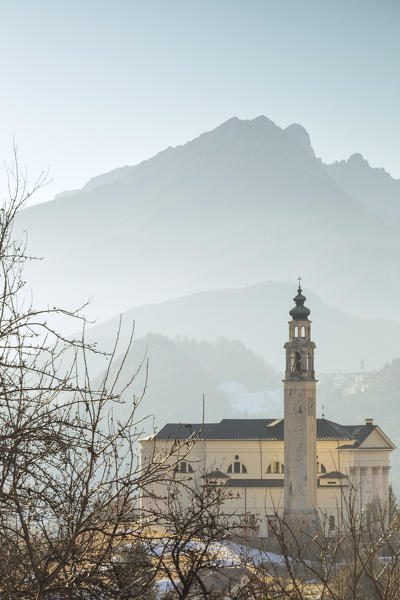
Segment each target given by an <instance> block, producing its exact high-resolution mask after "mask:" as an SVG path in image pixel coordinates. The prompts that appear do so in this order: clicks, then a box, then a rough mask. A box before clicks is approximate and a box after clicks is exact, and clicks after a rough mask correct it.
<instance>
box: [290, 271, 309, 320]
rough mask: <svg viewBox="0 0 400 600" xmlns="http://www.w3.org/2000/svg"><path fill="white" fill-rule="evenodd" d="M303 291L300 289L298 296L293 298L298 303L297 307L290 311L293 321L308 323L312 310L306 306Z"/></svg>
mask: <svg viewBox="0 0 400 600" xmlns="http://www.w3.org/2000/svg"><path fill="white" fill-rule="evenodd" d="M301 292H302V289H301V287H300V281H299V288H298V290H297V296H295V297H294V298H293V300H294V301H295V303H296V306H294V307H293V308H292V310H290V311H289V315H290V316H291V317H292V319H293V321H308V316H309V314H310V312H311V311H310V309H309V308H307V306H304V302H305V301H306V300H307V298H306V297H305V296H303V294H302V293H301Z"/></svg>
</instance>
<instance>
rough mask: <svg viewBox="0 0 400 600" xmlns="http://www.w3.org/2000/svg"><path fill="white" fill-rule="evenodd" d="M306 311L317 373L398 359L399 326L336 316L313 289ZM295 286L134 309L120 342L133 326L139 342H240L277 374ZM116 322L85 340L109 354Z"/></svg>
mask: <svg viewBox="0 0 400 600" xmlns="http://www.w3.org/2000/svg"><path fill="white" fill-rule="evenodd" d="M303 291H304V293H305V295H306V296H307V301H306V305H307V306H308V307H309V308H310V309H311V317H310V318H311V319H312V321H313V324H312V337H313V339H314V341H315V342H316V344H317V350H316V370H317V374H318V373H320V372H334V371H336V370H338V369H342V370H348V371H355V370H357V369H358V368H359V365H360V363H361V361H364V364H365V365H366V368H367V369H369V370H370V369H373V368H379V367H380V366H381V365H382V364H383V363H384V362H386V361H390V360H392V359H393V357H395V356H398V355H399V348H398V339H399V336H400V325H398V324H396V323H393V322H390V321H385V320H383V319H362V318H359V317H355V316H352V315H350V314H347V313H344V312H341V311H338V310H336V309H334V308H332V307H331V306H330V305H329V304H328V303H326V302H324V301H323V300H322V299H321V298H320V297H319V296H317V295H316V294H315V293H314V292H313V291H312V290H310V289H305V290H303ZM295 293H296V289H295V286H294V285H293V284H288V283H280V282H266V283H260V284H257V285H252V286H248V287H244V288H239V289H226V290H219V291H209V292H202V293H199V294H192V295H189V296H184V297H181V298H177V299H175V300H169V301H167V302H162V303H158V304H151V305H146V306H139V307H136V308H132V309H130V310H128V311H126V312H125V313H124V314H123V327H122V332H121V343H122V345H123V344H124V343H126V341H127V337H128V332H129V331H130V324H131V323H132V322H133V321H135V331H136V335H137V336H138V337H141V336H143V335H146V334H147V333H149V332H157V333H161V334H163V335H166V336H168V337H175V336H183V337H188V338H197V339H198V340H207V341H210V342H215V341H216V340H217V339H218V338H220V337H225V338H227V339H230V340H240V341H241V342H243V343H244V345H245V346H246V347H248V348H249V349H251V350H252V351H253V352H255V353H256V354H257V355H259V356H262V357H263V358H264V359H266V360H267V361H268V363H270V364H271V365H273V366H274V367H275V368H276V369H277V370H278V371H279V372H282V371H283V369H284V350H283V344H284V343H285V341H286V340H287V336H288V326H287V321H288V319H289V315H288V311H289V308H291V306H292V305H293V302H292V298H293V296H294V295H295ZM118 321H119V317H115V318H113V319H111V320H109V321H107V322H105V323H100V324H99V325H97V326H94V327H92V328H90V329H88V332H87V340H88V341H89V342H92V341H96V340H97V341H98V342H99V347H100V348H104V349H105V350H110V349H111V348H112V344H113V341H114V337H115V334H116V332H117V329H118Z"/></svg>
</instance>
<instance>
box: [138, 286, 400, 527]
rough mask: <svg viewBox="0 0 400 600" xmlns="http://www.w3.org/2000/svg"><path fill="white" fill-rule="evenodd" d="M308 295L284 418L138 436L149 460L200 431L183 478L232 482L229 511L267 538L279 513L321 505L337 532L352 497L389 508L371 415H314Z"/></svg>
mask: <svg viewBox="0 0 400 600" xmlns="http://www.w3.org/2000/svg"><path fill="white" fill-rule="evenodd" d="M305 301H306V298H305V297H304V295H303V294H302V290H301V287H300V286H299V289H298V292H297V295H296V296H295V298H294V302H295V306H294V307H293V308H292V309H291V310H290V312H289V314H290V317H291V320H290V321H289V338H288V341H287V342H286V344H285V346H284V348H285V351H286V363H285V378H284V380H283V385H284V418H265V419H223V420H222V421H220V422H219V423H206V424H204V425H200V424H197V425H191V426H187V425H184V424H179V423H169V424H167V425H165V426H164V427H163V428H162V429H161V430H160V431H159V432H158V433H156V434H155V435H153V436H150V437H148V438H146V439H143V440H141V442H140V451H141V461H142V463H145V462H146V460H148V459H149V457H150V456H152V455H154V454H153V453H154V450H156V451H157V452H158V451H159V452H160V453H162V452H163V449H167V448H168V446H169V445H170V444H172V443H173V440H176V439H179V440H184V439H189V438H190V437H191V436H193V434H195V435H196V434H197V435H198V437H197V439H196V442H195V443H194V444H193V445H192V446H191V447H190V451H189V452H188V453H185V455H184V457H182V460H181V461H179V462H178V465H177V467H176V471H177V473H176V475H177V477H182V478H183V477H186V478H187V479H188V480H189V481H190V482H192V485H202V484H204V483H205V484H223V485H226V486H229V487H230V488H232V490H233V491H234V492H235V493H234V494H231V498H230V499H229V500H227V503H229V506H227V510H229V512H236V513H237V514H242V515H246V516H247V517H251V518H253V519H254V521H255V522H256V523H257V524H258V526H259V535H260V536H263V537H267V536H268V534H269V529H270V526H271V522H272V521H273V519H274V516H275V514H277V513H278V514H280V515H283V516H284V517H285V518H287V519H303V518H307V517H308V516H311V515H312V514H314V515H315V513H316V511H317V513H319V516H320V517H321V518H322V520H323V521H324V522H325V523H328V524H329V528H330V529H331V530H334V529H335V527H337V526H338V525H340V524H341V522H342V518H343V516H344V514H345V510H344V507H345V505H346V504H348V502H349V501H350V499H351V502H352V503H353V502H354V507H355V510H357V511H360V510H363V509H367V508H369V507H373V506H374V507H379V508H380V509H381V510H385V507H387V501H388V491H389V470H390V453H391V452H392V451H393V450H394V449H395V446H394V444H393V443H392V441H391V440H390V439H389V438H388V437H387V436H386V435H385V433H384V432H383V431H382V429H381V428H380V427H379V426H378V425H377V424H374V421H373V419H371V418H366V419H365V423H363V424H359V425H352V424H350V425H343V424H339V423H336V422H333V421H329V420H327V419H324V418H323V419H317V418H316V379H315V370H314V350H315V343H314V342H313V341H312V339H311V321H310V320H309V315H310V310H309V309H308V308H307V307H306V306H305ZM178 459H179V457H178ZM188 474H190V478H188V477H187V476H188ZM152 491H153V493H155V494H156V495H157V490H156V489H153V490H152ZM160 494H161V490H160ZM143 501H144V502H146V500H145V499H144V500H143Z"/></svg>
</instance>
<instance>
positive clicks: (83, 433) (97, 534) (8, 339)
mask: <svg viewBox="0 0 400 600" xmlns="http://www.w3.org/2000/svg"><path fill="white" fill-rule="evenodd" d="M44 183H45V176H44V175H41V176H40V177H39V179H38V180H37V181H36V183H35V184H34V185H33V186H32V188H29V187H28V184H27V180H26V176H25V174H24V173H21V172H20V169H19V166H18V161H17V155H16V151H15V152H14V161H13V165H12V167H11V168H10V169H9V170H8V198H7V200H6V201H5V202H4V203H3V205H2V207H1V209H0V289H1V292H0V598H4V599H5V598H30V599H31V598H36V599H37V600H39V599H41V600H42V599H53V598H54V599H55V598H57V600H60V599H63V598H71V599H72V598H82V599H83V598H85V599H86V598H88V599H89V598H102V599H106V598H124V599H127V598H133V597H135V598H138V599H139V598H141V597H143V598H148V597H149V593H150V592H149V590H150V588H151V585H152V579H153V575H154V573H153V571H154V570H153V569H152V567H151V565H150V566H149V564H148V563H146V561H144V559H143V556H142V558H140V560H139V565H138V564H136V566H135V567H134V566H133V564H134V562H135V560H136V563H137V561H138V556H139V554H140V553H138V552H136V553H135V552H131V553H130V554H129V553H128V554H127V553H126V548H125V550H124V552H122V553H121V552H120V547H121V544H122V545H123V543H124V542H126V540H128V539H129V540H131V543H132V539H133V538H134V537H135V536H137V537H140V533H141V527H142V525H141V523H140V520H139V519H138V502H139V494H140V490H141V489H142V488H143V486H145V485H148V484H149V483H151V482H152V481H154V480H155V479H157V481H160V480H161V481H162V480H163V478H168V477H169V472H170V470H171V460H168V458H169V456H168V454H174V453H175V452H176V450H177V448H178V447H179V442H176V443H173V444H172V445H171V447H170V450H169V453H168V452H166V453H164V454H159V455H157V456H153V459H152V460H151V461H148V462H147V463H146V465H145V466H142V465H141V464H140V463H139V461H138V458H137V444H136V443H137V440H138V438H139V437H140V436H141V433H142V430H143V422H142V421H141V420H139V421H138V419H137V418H136V417H135V415H136V412H137V408H138V406H139V405H140V403H141V401H142V398H143V393H144V391H145V388H144V389H143V392H142V393H140V394H139V395H138V396H136V395H134V394H133V392H132V393H131V394H130V396H128V394H127V392H129V390H130V389H131V384H132V382H133V380H134V378H135V375H136V372H137V370H136V371H134V372H133V374H132V377H131V379H130V381H129V382H128V383H127V384H125V385H123V386H121V385H119V374H120V371H121V368H122V366H123V365H124V363H125V362H126V361H127V359H128V354H129V350H130V346H131V344H132V341H133V331H132V335H131V338H130V341H129V344H128V346H127V348H126V349H125V351H124V353H123V358H122V360H121V361H120V362H119V369H118V370H117V374H116V376H115V377H114V378H113V380H111V377H110V370H111V365H112V363H113V361H114V359H115V357H116V354H117V351H118V333H117V335H116V342H115V346H114V350H113V352H112V353H111V355H109V356H104V359H105V361H106V363H105V366H106V368H105V374H104V376H103V377H102V380H101V381H100V382H98V383H97V384H96V385H93V384H92V382H91V379H90V376H89V373H88V369H87V362H88V361H87V358H88V354H89V353H92V352H97V353H98V352H99V351H98V350H97V349H96V348H95V347H94V346H89V345H88V344H87V343H86V342H85V337H84V330H85V324H86V322H85V319H84V316H83V312H82V311H83V309H84V306H82V307H80V309H78V310H72V311H71V310H66V309H63V308H57V307H52V308H49V307H46V308H44V309H37V308H35V307H34V304H33V302H32V300H30V299H29V296H28V294H27V293H26V285H25V281H24V265H25V264H26V262H27V261H29V260H33V258H32V257H30V256H29V255H28V253H27V250H26V239H24V238H21V237H19V239H16V237H15V232H14V225H15V219H16V216H17V213H18V211H20V210H21V209H22V208H23V207H24V206H25V203H26V201H27V200H28V199H29V198H30V197H31V196H32V194H34V193H35V192H36V191H37V190H38V189H39V188H40V187H42V186H43V185H44ZM59 317H63V318H64V317H67V318H70V319H74V320H78V321H79V322H80V323H81V325H82V331H83V333H82V336H81V337H79V338H77V339H72V338H68V337H67V336H65V335H63V334H62V333H60V332H59V331H58V329H57V327H56V326H55V323H56V321H57V318H59ZM141 368H142V369H147V364H146V363H144V364H142V365H141ZM122 395H124V397H125V398H126V397H127V396H128V397H129V399H128V400H126V401H125V417H124V418H123V419H120V420H118V419H117V418H116V417H115V416H114V409H115V407H116V406H117V405H118V404H120V403H121V402H122V400H121V397H122ZM186 443H187V440H186ZM172 462H173V461H172ZM146 565H147V566H146ZM144 574H145V575H144ZM133 590H134V591H133Z"/></svg>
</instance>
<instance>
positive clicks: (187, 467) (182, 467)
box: [175, 460, 193, 473]
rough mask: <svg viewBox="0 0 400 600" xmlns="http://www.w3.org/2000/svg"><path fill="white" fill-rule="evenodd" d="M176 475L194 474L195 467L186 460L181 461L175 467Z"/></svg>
mask: <svg viewBox="0 0 400 600" xmlns="http://www.w3.org/2000/svg"><path fill="white" fill-rule="evenodd" d="M175 473H193V467H192V465H191V464H189V463H188V462H186V460H181V462H179V463H178V464H177V465H175Z"/></svg>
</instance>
